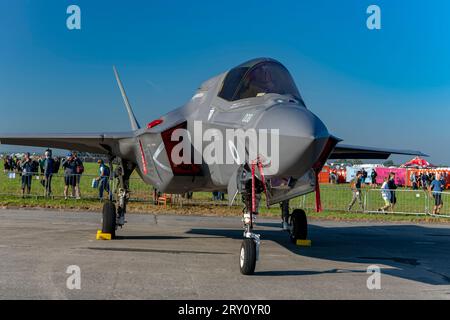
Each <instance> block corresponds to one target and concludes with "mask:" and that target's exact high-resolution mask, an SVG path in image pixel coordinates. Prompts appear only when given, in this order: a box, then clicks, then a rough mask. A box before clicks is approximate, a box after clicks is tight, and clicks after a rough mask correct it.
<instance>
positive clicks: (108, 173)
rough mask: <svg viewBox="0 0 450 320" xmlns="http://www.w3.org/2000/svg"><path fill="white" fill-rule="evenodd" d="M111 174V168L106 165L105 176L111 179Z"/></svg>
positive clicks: (104, 167)
mask: <svg viewBox="0 0 450 320" xmlns="http://www.w3.org/2000/svg"><path fill="white" fill-rule="evenodd" d="M110 173H111V170H109V167H108V166H106V165H105V166H103V176H105V177H109V175H110Z"/></svg>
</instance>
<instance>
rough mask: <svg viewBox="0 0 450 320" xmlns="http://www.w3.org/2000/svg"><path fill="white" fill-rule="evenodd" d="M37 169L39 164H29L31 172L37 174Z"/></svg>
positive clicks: (35, 162)
mask: <svg viewBox="0 0 450 320" xmlns="http://www.w3.org/2000/svg"><path fill="white" fill-rule="evenodd" d="M38 169H39V162H37V161H33V162H31V172H33V173H37V172H38Z"/></svg>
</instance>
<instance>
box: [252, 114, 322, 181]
mask: <svg viewBox="0 0 450 320" xmlns="http://www.w3.org/2000/svg"><path fill="white" fill-rule="evenodd" d="M258 128H260V129H263V128H264V129H269V128H270V129H278V132H279V148H278V149H279V155H278V164H279V165H278V175H285V176H302V175H304V174H305V173H306V172H307V171H308V170H310V169H311V167H312V166H313V164H314V163H315V162H316V161H317V160H318V158H319V156H320V155H321V153H322V151H323V149H324V147H325V144H326V142H327V140H328V138H329V137H330V134H329V133H328V129H327V128H326V126H325V125H324V123H323V122H322V121H321V120H320V119H319V118H318V117H317V116H316V115H315V114H313V113H312V112H311V111H309V110H307V109H306V108H302V107H299V106H297V105H286V106H277V107H274V108H271V109H269V110H267V111H266V112H265V114H264V115H263V116H262V117H261V119H260V121H259V123H258Z"/></svg>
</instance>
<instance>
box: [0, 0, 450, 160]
mask: <svg viewBox="0 0 450 320" xmlns="http://www.w3.org/2000/svg"><path fill="white" fill-rule="evenodd" d="M70 4H76V5H79V6H80V8H81V19H82V21H81V27H82V29H81V30H74V31H70V30H68V29H67V28H66V19H67V16H68V15H67V14H66V9H67V7H68V6H69V5H70ZM370 4H377V5H379V6H380V8H381V14H382V29H381V30H376V31H370V30H368V29H367V28H366V19H367V14H366V8H367V7H368V6H369V5H370ZM448 12H450V2H449V1H447V0H434V1H406V0H405V1H400V0H389V1H382V0H371V1H365V0H346V1H324V0H317V1H302V0H296V1H262V0H259V1H234V0H227V1H220V2H219V1H211V0H210V1H203V0H198V1H184V2H182V1H167V0H166V1H127V2H119V1H117V2H116V1H93V0H89V1H87V0H71V1H64V0H55V1H50V0H40V1H32V0H28V1H24V0H15V1H6V0H0V43H1V46H0V97H1V99H0V113H1V117H0V132H9V133H14V132H28V131H32V132H94V131H122V130H128V129H129V123H128V119H127V116H126V112H125V109H124V107H123V104H122V100H121V96H120V92H119V90H118V88H117V85H116V83H115V80H114V76H113V72H112V69H111V66H112V65H113V64H114V65H116V66H117V67H118V69H119V72H120V73H121V77H122V81H123V82H124V85H125V88H126V90H127V94H128V96H129V99H130V102H131V104H132V106H133V108H134V109H135V113H136V115H137V117H138V119H139V120H140V122H141V123H144V124H145V123H147V122H150V121H151V120H153V119H155V118H157V117H159V116H160V115H161V114H163V113H165V112H168V111H170V110H171V109H173V108H175V107H178V106H180V105H182V104H183V103H184V102H186V101H187V100H188V99H189V98H190V97H191V96H192V94H193V91H194V90H195V89H196V88H197V87H198V86H199V84H200V83H201V82H203V81H204V80H206V79H208V78H210V77H212V76H214V75H216V74H218V73H221V72H223V71H224V70H226V69H229V68H231V67H233V66H235V65H237V64H239V63H241V62H243V61H245V60H248V59H251V58H254V57H260V56H269V57H273V58H276V59H278V60H279V61H281V62H282V63H283V64H285V65H286V66H287V67H288V69H289V70H290V71H291V73H292V75H293V77H294V79H295V81H296V83H297V85H298V87H299V90H300V92H301V94H302V95H303V97H304V100H305V101H306V103H307V105H308V107H309V108H310V109H311V110H312V111H313V112H315V113H316V114H317V115H318V116H319V117H321V118H322V120H323V121H324V122H325V123H326V125H327V126H328V129H329V130H330V131H331V132H332V133H334V134H335V135H337V136H339V137H341V138H343V139H344V140H345V141H346V143H350V144H357V145H369V146H385V147H396V148H407V149H419V150H421V151H424V152H426V153H428V154H430V155H431V158H430V160H431V161H432V162H435V163H439V164H448V165H450V148H449V143H450V133H449V130H448V129H447V123H448V121H449V119H450V41H448V39H450V20H449V19H448V17H447V16H448ZM2 150H5V147H4V146H2V147H0V151H2ZM403 159H404V158H399V160H398V161H400V160H403Z"/></svg>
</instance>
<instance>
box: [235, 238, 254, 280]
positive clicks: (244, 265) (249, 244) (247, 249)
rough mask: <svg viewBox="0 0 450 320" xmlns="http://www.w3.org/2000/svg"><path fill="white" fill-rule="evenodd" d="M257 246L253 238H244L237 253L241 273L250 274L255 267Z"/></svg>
mask: <svg viewBox="0 0 450 320" xmlns="http://www.w3.org/2000/svg"><path fill="white" fill-rule="evenodd" d="M256 256H257V248H256V243H255V241H254V240H253V239H244V240H243V241H242V245H241V253H240V255H239V266H240V269H241V273H242V274H243V275H252V274H253V273H254V272H255V267H256Z"/></svg>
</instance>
